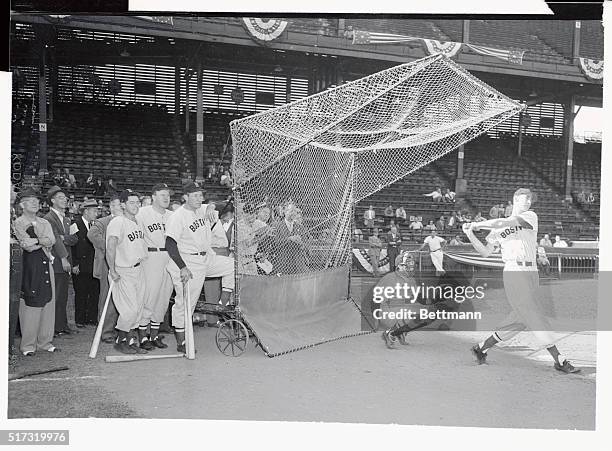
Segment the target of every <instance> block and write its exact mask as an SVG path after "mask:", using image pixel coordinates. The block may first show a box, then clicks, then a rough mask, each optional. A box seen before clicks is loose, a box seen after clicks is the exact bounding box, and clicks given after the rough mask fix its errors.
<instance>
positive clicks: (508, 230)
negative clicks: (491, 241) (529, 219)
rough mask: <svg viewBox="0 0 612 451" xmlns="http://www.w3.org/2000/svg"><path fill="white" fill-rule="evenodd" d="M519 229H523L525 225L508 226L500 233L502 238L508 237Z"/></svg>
mask: <svg viewBox="0 0 612 451" xmlns="http://www.w3.org/2000/svg"><path fill="white" fill-rule="evenodd" d="M519 230H523V226H516V227H507V228H506V229H504V230H502V231H501V232H500V233H499V236H501V237H502V238H506V237H508V236H510V234H512V233H516V232H518V231H519Z"/></svg>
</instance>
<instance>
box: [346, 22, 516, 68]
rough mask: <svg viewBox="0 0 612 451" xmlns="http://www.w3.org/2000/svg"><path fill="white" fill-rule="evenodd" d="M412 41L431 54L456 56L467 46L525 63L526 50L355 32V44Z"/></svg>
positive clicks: (514, 61)
mask: <svg viewBox="0 0 612 451" xmlns="http://www.w3.org/2000/svg"><path fill="white" fill-rule="evenodd" d="M411 41H421V42H423V43H424V44H425V47H426V49H427V52H428V53H429V54H430V55H437V54H442V55H445V56H447V57H449V58H452V57H454V56H456V55H457V54H458V53H459V52H460V51H461V50H464V49H465V48H466V47H467V48H469V49H470V50H472V51H474V52H476V53H479V54H481V55H485V56H493V57H495V58H499V59H501V60H504V61H506V62H507V63H510V64H523V56H524V55H525V50H502V49H494V48H491V47H484V46H481V45H474V44H463V43H461V42H452V41H448V42H447V41H437V40H435V39H425V38H416V37H412V36H404V35H400V34H391V33H378V32H373V31H364V30H355V31H354V32H353V44H355V45H364V44H366V45H367V44H401V43H406V42H411Z"/></svg>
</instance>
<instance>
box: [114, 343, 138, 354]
mask: <svg viewBox="0 0 612 451" xmlns="http://www.w3.org/2000/svg"><path fill="white" fill-rule="evenodd" d="M115 349H116V350H117V351H119V352H121V353H122V354H136V350H135V349H134V348H132V347H130V346H129V345H128V344H127V342H125V341H120V342H119V343H115Z"/></svg>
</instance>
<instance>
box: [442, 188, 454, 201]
mask: <svg viewBox="0 0 612 451" xmlns="http://www.w3.org/2000/svg"><path fill="white" fill-rule="evenodd" d="M444 202H448V203H451V204H454V203H455V192H454V191H451V190H450V188H446V192H445V193H444Z"/></svg>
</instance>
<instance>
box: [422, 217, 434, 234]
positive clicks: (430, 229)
mask: <svg viewBox="0 0 612 451" xmlns="http://www.w3.org/2000/svg"><path fill="white" fill-rule="evenodd" d="M423 229H424V230H426V231H428V232H431V231H432V230H436V225H435V224H434V222H433V219H432V220H430V221H429V222H428V223H427V225H426V226H425V227H423Z"/></svg>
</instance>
